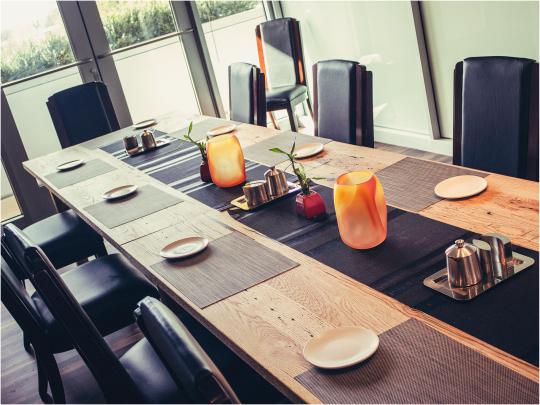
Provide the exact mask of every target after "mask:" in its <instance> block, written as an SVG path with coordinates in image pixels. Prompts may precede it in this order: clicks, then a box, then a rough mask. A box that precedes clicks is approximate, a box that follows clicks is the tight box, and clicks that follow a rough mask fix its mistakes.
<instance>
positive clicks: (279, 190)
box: [264, 167, 289, 198]
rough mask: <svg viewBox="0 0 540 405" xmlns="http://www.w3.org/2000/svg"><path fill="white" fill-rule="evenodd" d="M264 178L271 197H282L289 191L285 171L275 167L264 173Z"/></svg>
mask: <svg viewBox="0 0 540 405" xmlns="http://www.w3.org/2000/svg"><path fill="white" fill-rule="evenodd" d="M264 179H265V181H266V191H267V192H268V196H269V197H270V198H275V197H281V196H282V195H284V194H287V192H288V191H289V185H288V184H287V177H285V173H283V171H281V170H279V169H276V168H275V167H272V168H270V169H269V170H267V171H266V172H265V173H264Z"/></svg>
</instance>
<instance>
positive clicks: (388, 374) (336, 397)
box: [296, 319, 538, 404]
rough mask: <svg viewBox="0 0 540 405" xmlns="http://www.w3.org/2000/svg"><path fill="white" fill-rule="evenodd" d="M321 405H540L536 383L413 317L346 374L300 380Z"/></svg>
mask: <svg viewBox="0 0 540 405" xmlns="http://www.w3.org/2000/svg"><path fill="white" fill-rule="evenodd" d="M296 380H298V381H299V382H300V383H301V384H302V385H304V386H305V387H306V388H307V389H308V390H309V391H311V392H312V393H313V394H314V395H316V396H317V397H318V398H319V399H320V400H321V401H322V402H323V403H386V404H393V403H394V404H395V403H398V404H401V403H413V404H414V403H428V404H431V403H433V404H445V403H446V404H448V403H461V404H464V403H486V404H498V403H531V404H537V403H538V384H537V383H535V382H533V381H531V380H529V379H528V378H525V377H523V376H521V375H520V374H518V373H516V372H514V371H512V370H510V369H509V368H506V367H504V366H502V365H500V364H498V363H496V362H495V361H493V360H491V359H489V358H487V357H485V356H483V355H481V354H480V353H478V352H476V351H474V350H472V349H470V348H468V347H466V346H464V345H462V344H459V343H457V342H456V341H454V340H452V339H450V338H449V337H447V336H445V335H443V334H442V333H439V332H437V331H435V330H434V329H432V328H430V327H428V326H426V325H424V324H423V323H421V322H419V321H417V320H414V319H411V320H408V321H406V322H404V323H402V324H400V325H398V326H396V327H395V328H392V329H390V330H388V331H386V332H385V333H383V334H382V335H381V336H380V346H379V349H378V351H377V352H376V353H375V354H374V355H373V357H371V358H370V359H369V360H367V361H365V362H364V363H362V364H360V365H359V366H356V367H352V368H348V369H345V370H335V371H323V370H319V369H315V368H313V369H310V370H308V371H306V372H304V373H302V374H300V375H299V376H297V377H296Z"/></svg>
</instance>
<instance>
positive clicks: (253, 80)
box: [229, 62, 266, 127]
mask: <svg viewBox="0 0 540 405" xmlns="http://www.w3.org/2000/svg"><path fill="white" fill-rule="evenodd" d="M264 86H265V85H264V74H263V73H261V70H260V69H259V68H258V67H257V66H255V65H251V64H249V63H241V62H239V63H233V64H232V65H230V66H229V108H230V113H231V120H233V121H239V122H244V123H246V124H254V125H259V126H261V127H266V91H265V87H264Z"/></svg>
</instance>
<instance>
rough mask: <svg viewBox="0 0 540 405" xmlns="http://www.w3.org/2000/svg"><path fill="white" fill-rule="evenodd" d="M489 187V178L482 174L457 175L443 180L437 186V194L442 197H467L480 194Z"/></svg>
mask: <svg viewBox="0 0 540 405" xmlns="http://www.w3.org/2000/svg"><path fill="white" fill-rule="evenodd" d="M486 188H487V180H486V179H484V178H483V177H480V176H471V175H464V176H456V177H450V178H449V179H446V180H443V181H441V182H440V183H439V184H437V185H436V186H435V194H436V195H437V196H438V197H440V198H448V199H452V200H453V199H457V198H467V197H472V196H473V195H476V194H480V193H481V192H482V191H484V190H485V189H486Z"/></svg>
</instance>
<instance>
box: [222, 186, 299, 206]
mask: <svg viewBox="0 0 540 405" xmlns="http://www.w3.org/2000/svg"><path fill="white" fill-rule="evenodd" d="M287 185H288V187H289V191H287V193H286V194H283V195H282V196H279V197H274V198H271V199H270V200H268V201H267V202H265V203H262V204H259V205H256V206H254V207H250V206H248V204H247V200H246V197H245V196H243V195H242V196H240V197H238V198H235V199H234V200H232V201H231V205H232V206H234V207H237V208H240V209H241V210H243V211H253V210H256V209H257V208H260V207H263V206H265V205H268V204H270V203H272V202H274V201H276V200H280V199H282V198H285V197H287V196H289V195H291V194H296V193H298V192H299V191H300V190H301V187H300V185H299V184H295V183H291V182H290V181H288V182H287Z"/></svg>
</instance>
